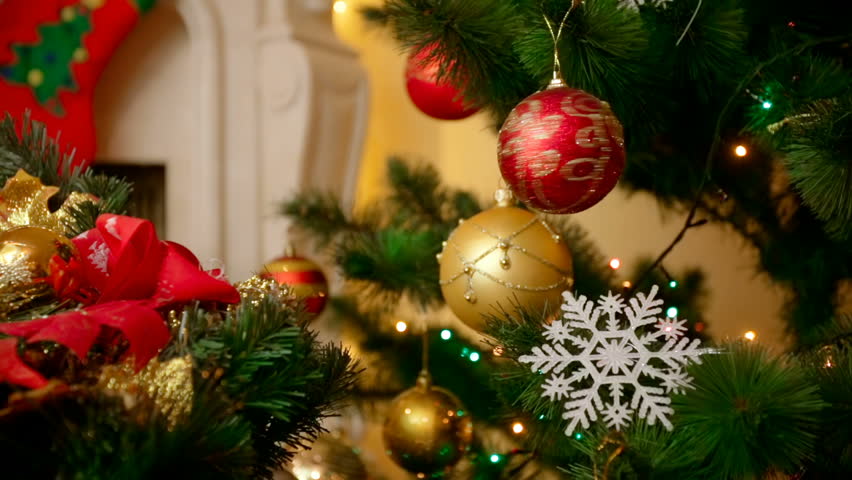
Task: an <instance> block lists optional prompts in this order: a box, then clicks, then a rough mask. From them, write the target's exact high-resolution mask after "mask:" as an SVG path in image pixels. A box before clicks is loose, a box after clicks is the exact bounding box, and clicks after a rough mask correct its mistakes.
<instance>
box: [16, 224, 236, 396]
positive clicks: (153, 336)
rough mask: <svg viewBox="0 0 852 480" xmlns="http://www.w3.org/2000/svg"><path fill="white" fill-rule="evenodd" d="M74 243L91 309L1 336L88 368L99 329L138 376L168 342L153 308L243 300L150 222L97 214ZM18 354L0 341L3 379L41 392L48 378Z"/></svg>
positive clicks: (166, 331)
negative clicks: (123, 349) (120, 347)
mask: <svg viewBox="0 0 852 480" xmlns="http://www.w3.org/2000/svg"><path fill="white" fill-rule="evenodd" d="M73 242H74V244H75V245H76V246H77V249H78V251H79V253H80V257H81V264H82V276H83V282H81V283H83V284H85V285H86V286H87V287H89V288H90V289H91V290H93V291H94V295H93V297H92V298H93V299H94V303H95V305H92V306H89V307H86V308H84V309H80V310H74V311H70V312H65V313H60V314H58V315H52V316H49V317H46V318H40V319H34V320H28V321H23V322H12V323H5V324H0V332H2V333H5V334H7V335H12V336H15V337H20V338H23V339H25V340H26V341H27V343H35V342H40V341H53V342H57V343H60V344H62V345H65V346H66V347H68V348H69V349H70V350H71V351H73V352H74V353H75V354H76V355H77V356H78V357H79V358H80V359H81V361H84V362H85V359H86V356H87V354H88V352H89V349H90V348H91V346H92V344H93V343H94V342H95V339H96V338H97V337H98V334H99V333H100V331H101V328H102V327H111V328H114V329H117V330H119V331H120V332H121V333H122V334H123V335H124V337H125V338H126V339H127V340H128V342H129V345H130V346H129V348H128V351H127V355H128V356H133V358H134V360H135V366H136V368H137V370H138V369H141V368H142V367H144V366H145V365H146V364H147V363H148V360H150V359H151V358H153V357H154V356H155V355H157V353H158V352H159V351H160V350H161V349H162V348H163V347H164V346H165V345H166V344H167V343H168V341H169V329H168V327H167V326H166V323H165V321H164V320H163V317H162V315H161V314H160V313H159V311H158V310H157V309H159V308H163V307H171V306H175V305H180V304H185V303H188V302H192V301H202V302H221V303H237V302H239V301H240V295H239V293H238V292H237V290H236V289H235V288H234V287H233V286H232V285H230V284H229V283H227V282H226V281H224V280H221V279H219V278H215V277H213V276H211V275H210V274H209V273H207V272H205V271H204V270H202V269H201V267H200V264H199V262H198V259H197V258H196V257H195V256H194V255H193V254H192V253H191V252H190V251H189V250H187V249H186V248H185V247H183V246H181V245H179V244H176V243H171V242H164V241H160V240H159V239H158V238H157V234H156V232H155V230H154V226H153V224H151V222H149V221H147V220H142V219H139V218H133V217H125V216H121V215H101V216H100V217H98V221H97V228H95V229H93V230H89V231H88V232H85V233H83V234H81V235H80V236H78V237H77V238H75V239H73ZM17 349H18V340H17V339H15V338H5V339H0V381H7V382H10V383H14V384H17V385H22V386H25V387H29V388H39V387H42V386H44V385H45V384H46V383H47V381H46V380H45V378H44V377H43V376H42V375H41V374H39V373H38V372H36V371H35V370H33V369H32V368H30V367H29V366H28V365H27V364H25V363H24V362H23V361H22V360H21V359H20V357H18V353H17Z"/></svg>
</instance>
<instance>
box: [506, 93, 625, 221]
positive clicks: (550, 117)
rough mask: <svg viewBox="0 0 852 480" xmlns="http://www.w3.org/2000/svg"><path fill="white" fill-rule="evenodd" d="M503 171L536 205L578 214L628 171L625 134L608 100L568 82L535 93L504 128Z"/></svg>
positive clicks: (523, 196)
mask: <svg viewBox="0 0 852 480" xmlns="http://www.w3.org/2000/svg"><path fill="white" fill-rule="evenodd" d="M499 142H500V143H499V152H498V157H499V161H500V172H501V173H502V174H503V178H504V179H505V180H506V182H507V183H508V184H509V187H510V188H511V189H512V192H513V193H514V194H515V196H516V197H517V198H518V199H519V200H521V201H522V202H524V203H525V204H527V205H528V206H530V207H531V208H534V209H536V210H541V211H542V212H547V213H576V212H581V211H583V210H585V209H587V208H589V207H591V206H592V205H594V204H596V203H598V202H599V201H600V200H601V199H602V198H603V197H605V196H606V195H607V194H608V193H609V192H610V191H612V189H613V188H614V187H615V184H616V183H617V182H618V178H619V177H620V176H621V172H622V170H624V135H623V130H622V128H621V124H620V123H619V121H618V119H617V118H616V117H615V115H614V114H613V113H612V110H610V108H609V105H608V104H607V103H606V102H602V101H600V100H598V99H597V98H595V97H594V96H592V95H589V94H588V93H586V92H584V91H582V90H578V89H574V88H568V87H565V86H552V87H549V88H547V89H546V90H543V91H541V92H538V93H535V94H533V95H530V96H529V97H527V98H526V99H524V101H522V102H521V103H520V104H518V106H517V107H515V108H514V110H512V112H511V113H509V116H508V118H506V122H505V123H504V124H503V127H502V128H501V129H500V139H499Z"/></svg>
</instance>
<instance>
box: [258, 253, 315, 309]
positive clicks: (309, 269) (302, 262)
mask: <svg viewBox="0 0 852 480" xmlns="http://www.w3.org/2000/svg"><path fill="white" fill-rule="evenodd" d="M260 276H261V277H263V278H271V279H273V280H275V281H276V282H278V284H279V285H283V286H286V287H289V288H290V289H291V290H292V291H293V294H294V295H295V296H296V297H297V298H299V299H301V300H302V301H303V302H304V304H305V310H306V311H308V312H310V313H313V314H315V315H319V314H320V313H322V310H323V309H324V308H325V302H326V301H327V300H328V281H327V280H326V278H325V274H323V273H322V270H320V267H319V266H318V265H317V264H316V263H314V262H312V261H311V260H308V259H306V258H303V257H297V256H292V255H290V256H283V257H281V258H277V259H275V260H273V261H271V262H269V263H267V264H266V265H264V266H263V272H261V273H260Z"/></svg>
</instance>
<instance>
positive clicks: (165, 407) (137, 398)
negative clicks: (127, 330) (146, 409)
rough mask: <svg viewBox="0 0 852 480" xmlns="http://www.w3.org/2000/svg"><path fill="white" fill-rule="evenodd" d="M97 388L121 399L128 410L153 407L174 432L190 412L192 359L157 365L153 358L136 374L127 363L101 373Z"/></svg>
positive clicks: (107, 367) (178, 359)
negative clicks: (144, 404)
mask: <svg viewBox="0 0 852 480" xmlns="http://www.w3.org/2000/svg"><path fill="white" fill-rule="evenodd" d="M98 387H99V388H101V389H103V390H104V391H106V392H108V393H112V394H114V395H117V396H120V397H121V398H122V399H123V400H124V406H125V407H127V409H128V410H132V409H134V408H136V407H137V406H138V405H140V404H141V403H143V402H144V403H153V405H154V406H155V407H156V409H157V412H159V414H160V415H163V416H164V417H165V418H166V421H167V423H168V425H169V429H174V427H175V426H177V424H178V423H180V422H181V421H182V420H183V419H184V418H186V416H187V415H189V413H190V412H191V411H192V399H193V396H194V392H193V388H192V357H191V356H190V355H185V356H183V357H177V358H173V359H171V360H169V361H167V362H160V361H159V360H158V359H156V358H154V359H152V360H151V361H150V362H148V365H146V366H145V368H143V369H142V370H141V371H140V372H139V373H136V374H134V373H133V367H132V366H131V365H130V364H129V363H122V364H119V365H107V366H105V367H103V369H102V370H101V376H100V378H99V380H98Z"/></svg>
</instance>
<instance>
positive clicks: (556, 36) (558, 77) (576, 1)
mask: <svg viewBox="0 0 852 480" xmlns="http://www.w3.org/2000/svg"><path fill="white" fill-rule="evenodd" d="M581 3H583V0H572V1H571V6H570V7H569V8H568V11H567V12H565V15H564V16H563V17H562V21H561V22H559V28H557V29H556V31H554V30H553V22H551V21H550V19H549V18H548V17H547V14H544V13H543V14H542V16H543V17H544V23H545V24H546V25H547V30H548V31H549V32H550V38H551V39H553V78H552V79H551V80H550V85H548V88H554V87H564V86H565V81H564V80H562V64H560V63H559V40H561V39H562V30H563V29H564V28H565V22H567V21H568V15H571V12H573V11H574V9H575V8H577V7H579V6H580V4H581Z"/></svg>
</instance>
